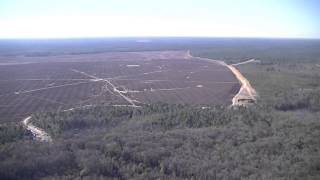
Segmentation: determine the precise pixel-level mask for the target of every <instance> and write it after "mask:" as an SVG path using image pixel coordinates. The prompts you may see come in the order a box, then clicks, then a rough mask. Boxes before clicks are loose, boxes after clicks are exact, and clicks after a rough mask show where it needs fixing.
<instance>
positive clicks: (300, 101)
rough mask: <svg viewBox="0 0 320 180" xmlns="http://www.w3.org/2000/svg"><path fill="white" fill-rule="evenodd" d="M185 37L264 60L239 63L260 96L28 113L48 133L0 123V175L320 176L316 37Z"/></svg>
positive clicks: (209, 51) (197, 47)
mask: <svg viewBox="0 0 320 180" xmlns="http://www.w3.org/2000/svg"><path fill="white" fill-rule="evenodd" d="M254 42H255V43H254ZM258 42H259V43H258ZM262 42H263V43H262ZM268 42H269V43H268ZM293 42H294V43H293ZM162 43H163V44H166V43H168V42H166V41H164V40H163V41H162ZM219 43H220V44H219ZM163 44H160V45H158V46H157V47H159V46H161V47H162V45H163ZM189 44H190V47H188V46H189V45H188V44H183V43H181V44H180V45H179V44H177V46H175V48H174V49H179V48H181V49H182V48H185V47H187V48H188V49H191V50H192V54H193V55H196V56H202V57H209V58H213V59H226V60H227V61H228V62H229V63H231V62H236V61H238V60H239V59H245V58H257V59H259V60H261V63H259V64H254V63H253V64H246V65H242V66H239V69H240V71H241V72H242V73H243V74H244V76H246V77H247V78H248V79H249V80H250V81H251V83H252V85H253V87H255V88H256V90H257V91H258V93H259V101H258V103H257V104H256V105H255V106H251V107H249V108H242V107H240V108H229V107H224V106H211V107H209V108H205V109H203V108H201V107H197V106H191V105H169V104H165V103H159V104H152V105H148V106H144V107H142V108H129V107H107V106H106V107H103V106H100V107H94V108H91V109H82V110H76V111H69V112H58V113H52V112H48V113H39V114H35V115H34V116H33V119H32V122H33V123H34V124H35V125H37V126H39V127H41V128H43V129H45V130H46V131H47V132H49V134H50V135H52V136H53V139H54V140H53V142H52V143H41V142H36V141H32V140H30V139H29V138H28V137H30V136H29V135H30V134H29V135H28V134H26V132H25V131H24V130H23V129H22V128H21V127H18V126H14V128H7V127H5V125H2V126H1V127H0V133H1V134H0V138H1V139H0V142H1V144H0V177H1V179H226V180H237V179H249V180H250V179H252V180H256V179H279V180H280V179H281V180H286V179H288V180H292V179H297V180H301V179H308V180H316V179H320V158H319V154H320V139H319V137H320V119H319V117H320V67H317V66H316V64H317V63H319V62H320V59H319V57H320V54H319V52H318V49H319V47H320V44H319V41H312V40H311V41H302V40H278V41H277V40H256V41H253V40H252V41H245V40H238V41H232V40H228V41H222V40H221V41H219V40H217V42H215V43H212V42H211V44H210V41H209V40H206V41H203V42H202V43H200V42H199V41H195V42H194V43H193V45H192V46H191V44H192V43H189ZM166 45H167V44H166ZM143 46H146V45H143ZM155 46H156V45H153V46H150V49H151V48H152V47H155ZM164 47H165V46H164V45H163V48H164ZM101 48H102V47H101ZM136 48H140V47H136ZM170 48H171V46H168V47H167V49H170ZM219 48H220V49H219ZM102 49H103V48H102ZM142 49H143V48H142ZM155 49H156V50H157V49H160V48H155ZM151 50H152V49H151ZM3 127H5V128H3Z"/></svg>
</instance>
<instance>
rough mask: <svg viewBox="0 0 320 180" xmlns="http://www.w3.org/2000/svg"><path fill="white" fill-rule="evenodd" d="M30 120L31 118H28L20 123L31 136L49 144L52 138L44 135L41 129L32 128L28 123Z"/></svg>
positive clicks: (46, 134)
mask: <svg viewBox="0 0 320 180" xmlns="http://www.w3.org/2000/svg"><path fill="white" fill-rule="evenodd" d="M30 120H31V116H28V117H26V118H25V119H24V120H23V121H22V123H23V125H24V126H26V128H27V129H28V130H29V131H30V132H31V133H32V134H33V136H34V137H35V138H36V139H37V140H39V141H43V142H51V141H52V138H51V137H50V135H49V134H48V133H46V132H45V131H44V130H43V129H41V128H39V127H36V126H34V125H33V124H32V123H31V122H30Z"/></svg>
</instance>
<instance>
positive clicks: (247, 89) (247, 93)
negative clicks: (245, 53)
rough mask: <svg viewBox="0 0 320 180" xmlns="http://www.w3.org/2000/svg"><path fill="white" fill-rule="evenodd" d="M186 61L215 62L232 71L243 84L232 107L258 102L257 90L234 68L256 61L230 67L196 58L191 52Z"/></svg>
mask: <svg viewBox="0 0 320 180" xmlns="http://www.w3.org/2000/svg"><path fill="white" fill-rule="evenodd" d="M185 57H186V59H189V58H196V59H199V60H203V61H208V62H213V63H217V64H220V65H222V66H226V67H227V68H229V69H230V71H231V72H232V73H233V74H234V76H235V77H236V78H237V79H238V81H239V82H240V84H241V88H240V90H239V92H238V93H237V94H236V95H235V96H234V97H233V98H232V106H248V105H250V104H253V103H255V102H256V100H257V99H256V98H257V92H256V90H255V89H254V88H253V87H252V86H251V84H250V82H249V81H248V80H247V79H246V78H245V77H244V76H243V75H242V74H241V73H240V71H239V70H238V69H237V68H235V67H234V66H237V65H240V64H246V63H250V62H252V61H253V60H254V59H251V60H249V61H245V62H242V63H237V64H233V65H228V64H227V63H225V62H223V61H219V60H213V59H209V58H201V57H194V56H192V55H191V53H190V50H189V51H187V55H186V56H185Z"/></svg>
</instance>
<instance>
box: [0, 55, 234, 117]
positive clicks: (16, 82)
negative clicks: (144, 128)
mask: <svg viewBox="0 0 320 180" xmlns="http://www.w3.org/2000/svg"><path fill="white" fill-rule="evenodd" d="M0 72H1V76H0V87H1V88H0V118H1V122H8V121H12V120H20V121H21V120H22V119H23V118H25V117H26V116H28V115H30V114H32V113H35V112H39V111H56V110H68V109H73V108H80V107H86V106H95V105H101V104H104V105H113V106H139V105H142V104H149V103H154V102H160V101H161V102H167V103H181V104H196V105H212V104H231V100H232V98H233V96H234V95H235V94H236V93H237V92H238V90H239V87H240V85H239V83H238V81H237V79H236V78H235V77H234V75H233V74H232V72H231V71H230V70H229V69H228V68H227V67H225V66H222V65H221V64H219V63H212V62H211V63H210V62H206V61H200V60H198V59H196V58H190V57H188V53H187V52H186V51H149V52H109V53H93V54H76V55H59V56H36V57H32V56H21V55H19V56H2V57H0Z"/></svg>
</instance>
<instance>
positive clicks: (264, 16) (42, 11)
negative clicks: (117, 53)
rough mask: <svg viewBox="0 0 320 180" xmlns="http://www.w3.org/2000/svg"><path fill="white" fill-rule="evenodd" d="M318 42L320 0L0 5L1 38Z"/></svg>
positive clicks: (77, 0)
mask: <svg viewBox="0 0 320 180" xmlns="http://www.w3.org/2000/svg"><path fill="white" fill-rule="evenodd" d="M132 36H144V37H146V36H167V37H168V36H178V37H179V36H180V37H181V36H183V37H186V36H192V37H275V38H320V0H319V1H318V0H157V1H156V0H0V38H74V37H132Z"/></svg>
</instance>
